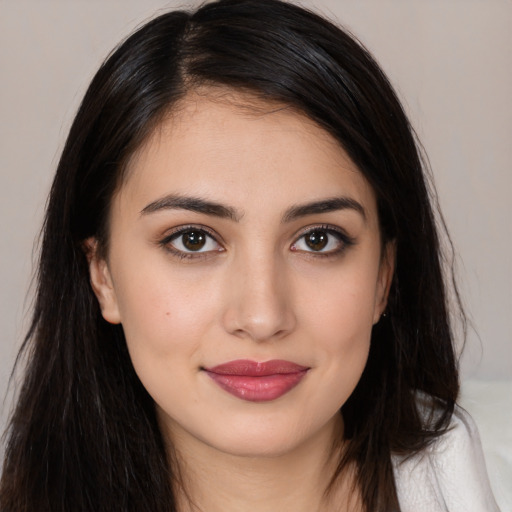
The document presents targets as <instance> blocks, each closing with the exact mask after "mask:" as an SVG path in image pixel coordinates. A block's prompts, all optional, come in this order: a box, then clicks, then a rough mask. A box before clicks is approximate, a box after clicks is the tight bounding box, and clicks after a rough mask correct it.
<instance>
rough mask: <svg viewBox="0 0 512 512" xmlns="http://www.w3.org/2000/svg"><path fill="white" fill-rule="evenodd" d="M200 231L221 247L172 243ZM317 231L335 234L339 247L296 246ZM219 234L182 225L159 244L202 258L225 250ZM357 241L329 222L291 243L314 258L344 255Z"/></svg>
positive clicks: (183, 256) (181, 254)
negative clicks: (206, 248) (192, 247)
mask: <svg viewBox="0 0 512 512" xmlns="http://www.w3.org/2000/svg"><path fill="white" fill-rule="evenodd" d="M192 231H195V232H198V233H203V234H206V236H207V237H209V238H211V239H212V240H213V241H214V242H215V243H216V244H217V245H219V247H221V248H220V249H218V250H214V251H211V250H210V251H190V252H186V251H183V250H181V249H177V248H176V247H174V246H173V245H172V243H171V242H173V241H174V240H176V239H179V238H180V237H181V236H183V235H184V234H186V233H189V232H192ZM315 231H319V232H324V233H326V234H328V235H329V236H334V237H335V238H337V239H338V241H339V245H340V246H339V247H337V248H336V249H334V250H330V251H326V252H322V251H314V250H311V251H304V250H301V249H296V248H295V246H296V245H297V244H298V243H299V241H300V240H302V239H303V238H304V237H306V236H307V235H308V234H312V233H314V232H315ZM217 238H218V236H217V235H216V234H214V233H213V232H212V231H211V230H210V229H208V228H206V227H205V226H197V225H188V226H182V227H179V228H176V229H175V230H173V231H172V232H171V233H170V234H169V235H167V236H166V237H165V238H163V239H162V240H160V241H159V245H160V246H162V247H163V248H164V249H165V250H166V251H168V252H170V253H171V254H172V255H173V256H175V257H177V258H179V259H201V258H207V257H209V256H211V255H212V253H217V252H224V250H225V249H224V248H223V247H222V244H221V243H220V242H219V241H218V240H217ZM355 243H356V241H355V239H354V238H352V237H350V236H349V235H347V234H346V233H345V232H344V231H343V230H341V229H340V228H338V227H336V226H332V225H329V224H319V225H316V226H309V227H307V228H306V229H304V230H303V231H302V232H301V233H300V234H299V235H298V236H297V238H296V239H295V241H294V242H293V243H292V245H291V250H292V251H293V252H301V253H303V254H307V256H308V257H313V258H329V257H336V256H340V255H342V254H343V253H344V252H345V251H346V250H347V249H348V248H349V247H351V246H352V245H354V244H355Z"/></svg>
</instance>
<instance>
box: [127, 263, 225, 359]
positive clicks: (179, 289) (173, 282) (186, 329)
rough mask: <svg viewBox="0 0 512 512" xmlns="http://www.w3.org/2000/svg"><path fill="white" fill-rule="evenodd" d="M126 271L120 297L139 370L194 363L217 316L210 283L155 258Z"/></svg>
mask: <svg viewBox="0 0 512 512" xmlns="http://www.w3.org/2000/svg"><path fill="white" fill-rule="evenodd" d="M123 274H124V276H123V275H122V276H120V277H121V279H120V280H119V282H120V283H123V285H122V286H120V287H119V289H118V293H117V295H118V297H119V309H120V313H121V318H122V325H123V330H124V333H125V337H126V341H127V345H128V349H129V351H130V355H131V357H132V361H133V363H134V366H135V367H136V369H137V366H139V367H141V366H143V367H144V368H145V367H148V368H149V367H150V366H151V365H153V364H157V365H164V364H166V365H167V366H179V365H181V366H183V363H184V361H185V362H186V364H187V367H190V365H191V364H194V358H193V356H194V355H199V352H200V350H201V344H200V342H201V339H202V338H203V337H204V334H205V332H206V331H208V329H209V328H210V326H211V324H212V322H213V321H214V318H215V304H216V303H217V301H216V300H212V293H213V291H212V290H210V285H211V283H208V282H207V281H205V280H204V279H201V277H200V276H198V277H197V279H190V276H187V275H186V274H187V272H173V271H172V268H170V266H169V265H159V264H158V263H157V262H153V264H152V265H146V266H145V267H143V268H141V267H138V269H137V270H136V271H133V269H131V268H130V267H127V268H126V269H123ZM127 276H129V278H128V277H127ZM123 277H124V278H123Z"/></svg>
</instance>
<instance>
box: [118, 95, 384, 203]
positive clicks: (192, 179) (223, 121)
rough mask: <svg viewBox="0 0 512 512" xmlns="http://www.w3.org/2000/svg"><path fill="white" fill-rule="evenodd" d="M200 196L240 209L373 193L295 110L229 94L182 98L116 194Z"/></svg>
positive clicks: (368, 198) (368, 197)
mask: <svg viewBox="0 0 512 512" xmlns="http://www.w3.org/2000/svg"><path fill="white" fill-rule="evenodd" d="M171 193H174V194H184V195H194V196H201V197H205V198H207V199H213V200H216V201H219V200H221V201H222V202H228V203H229V204H231V205H233V206H235V207H239V208H242V207H243V209H244V210H245V209H250V208H251V207H253V208H255V209H258V208H259V209H261V208H262V207H263V206H265V207H271V206H274V207H275V208H276V209H277V208H283V209H284V208H286V206H287V205H289V204H291V203H299V202H304V201H305V200H318V199H323V198H325V197H332V196H336V195H350V196H352V197H353V198H354V199H356V200H358V201H360V202H365V203H368V204H367V207H368V208H369V209H370V210H371V209H372V208H374V206H375V205H374V203H375V201H374V197H373V191H372V190H371V187H370V185H369V184H368V182H367V181H366V179H365V178H364V176H363V175H362V173H361V172H360V170H359V169H358V168H357V166H356V165H355V164H354V163H353V162H352V161H351V159H350V158H349V156H348V155H347V153H346V152H345V151H344V150H343V148H342V147H341V145H340V144H339V143H338V141H336V140H335V139H334V138H333V137H332V136H331V135H330V134H329V133H328V132H327V131H326V130H324V129H322V128H321V127H319V126H318V125H317V124H316V123H315V122H313V121H312V120H310V119H309V118H307V117H306V116H304V115H303V114H301V113H299V112H297V111H296V110H294V109H292V108H290V107H288V106H285V105H282V104H278V103H271V102H264V101H262V100H259V99H257V98H255V97H254V96H250V95H247V94H240V93H234V92H229V91H224V92H216V93H215V94H212V93H211V92H210V93H208V94H206V93H192V94H189V95H188V96H187V97H186V98H185V99H184V100H183V101H181V102H180V104H179V105H178V106H177V108H173V110H172V112H171V113H170V114H169V115H168V116H167V117H166V118H165V119H164V120H163V121H162V122H161V123H160V124H159V125H158V126H157V127H156V129H155V130H154V131H153V133H152V134H151V135H150V137H149V138H148V139H147V141H146V142H145V144H143V146H142V147H141V148H140V149H139V150H138V151H137V152H136V153H135V155H134V156H133V157H132V158H131V160H130V162H129V164H128V166H127V173H126V178H125V181H124V184H123V185H122V187H121V190H120V194H119V195H121V196H124V197H125V199H126V198H127V199H128V200H130V201H132V202H136V203H138V205H139V206H140V208H143V207H144V203H149V202H150V201H154V200H155V198H156V197H157V196H158V195H164V194H171Z"/></svg>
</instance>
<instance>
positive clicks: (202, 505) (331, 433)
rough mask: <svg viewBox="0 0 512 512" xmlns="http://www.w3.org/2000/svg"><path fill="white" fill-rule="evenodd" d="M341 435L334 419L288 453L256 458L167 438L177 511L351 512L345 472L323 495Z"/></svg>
mask: <svg viewBox="0 0 512 512" xmlns="http://www.w3.org/2000/svg"><path fill="white" fill-rule="evenodd" d="M342 432H343V424H342V420H341V416H340V417H339V418H337V419H336V420H334V421H333V422H332V423H331V424H328V425H326V427H325V429H324V431H321V432H319V433H318V435H316V436H315V437H314V438H312V439H308V440H306V441H305V442H304V443H302V444H301V445H300V446H297V447H296V448H295V449H294V450H293V451H290V452H287V453H283V454H279V455H271V456H261V457H242V456H237V455H233V454H229V453H225V452H220V451H218V450H216V449H215V448H213V447H211V446H208V445H206V444H204V443H202V442H201V441H199V440H197V439H195V438H192V437H188V436H182V435H179V434H178V435H172V443H173V451H174V453H175V454H176V455H175V458H174V459H175V461H176V462H175V463H174V464H173V465H174V466H175V473H178V474H179V476H180V481H181V485H180V486H179V487H177V488H176V489H175V490H176V494H177V498H178V510H179V511H180V512H235V511H236V512H240V511H244V512H245V511H251V512H263V511H265V512H268V511H269V510H278V511H279V510H282V511H287V510H293V511H294V512H311V511H315V512H331V511H334V510H336V511H339V510H343V509H341V508H340V506H343V505H344V504H346V505H347V506H346V510H351V511H352V510H357V508H353V507H349V506H348V505H349V504H350V505H354V503H355V501H354V492H353V482H354V480H353V474H352V472H351V471H345V472H344V473H343V476H342V477H341V478H340V479H338V480H337V481H336V483H335V485H334V486H333V488H332V492H329V493H328V494H327V493H326V490H327V486H328V484H329V482H330V480H331V478H332V476H333V474H334V471H335V469H336V466H337V464H338V461H339V457H340V454H341V450H342V447H340V446H339V444H340V443H336V439H340V438H341V435H342ZM174 434H176V433H174ZM333 447H334V449H333ZM176 466H177V467H176ZM176 470H177V471H176Z"/></svg>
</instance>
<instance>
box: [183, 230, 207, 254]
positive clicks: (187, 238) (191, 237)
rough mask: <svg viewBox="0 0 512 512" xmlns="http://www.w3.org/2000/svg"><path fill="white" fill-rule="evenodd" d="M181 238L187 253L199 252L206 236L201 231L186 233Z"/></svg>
mask: <svg viewBox="0 0 512 512" xmlns="http://www.w3.org/2000/svg"><path fill="white" fill-rule="evenodd" d="M181 236H182V241H183V245H184V247H186V248H187V249H188V250H189V251H200V250H201V249H202V248H203V247H204V246H205V244H206V234H205V233H204V232H203V231H187V232H186V233H183V234H182V235H181Z"/></svg>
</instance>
